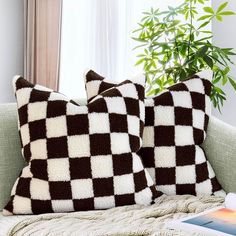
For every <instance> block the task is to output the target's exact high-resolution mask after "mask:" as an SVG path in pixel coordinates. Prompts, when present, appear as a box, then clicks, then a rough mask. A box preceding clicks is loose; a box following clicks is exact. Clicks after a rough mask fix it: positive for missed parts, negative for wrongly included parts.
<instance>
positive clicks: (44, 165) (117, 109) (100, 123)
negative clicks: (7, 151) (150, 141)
mask: <svg viewBox="0 0 236 236" xmlns="http://www.w3.org/2000/svg"><path fill="white" fill-rule="evenodd" d="M143 85H144V78H143V77H142V78H137V79H136V82H134V83H133V82H131V81H129V80H127V81H125V82H123V83H121V84H120V85H118V86H116V87H115V88H112V89H110V90H109V91H108V92H104V93H102V94H101V95H99V96H98V97H97V99H96V101H94V102H91V103H90V104H88V106H79V105H78V104H76V103H75V102H73V101H69V100H68V99H67V98H66V97H65V96H64V95H62V94H60V93H56V92H53V91H51V90H49V89H47V88H44V87H41V86H39V85H32V84H30V83H29V82H28V81H26V80H24V79H23V78H21V77H19V78H16V79H15V80H14V87H15V93H16V100H17V106H18V115H19V127H20V129H19V130H20V136H21V142H22V148H23V153H24V156H25V157H26V159H28V160H29V164H28V166H27V167H25V168H24V169H23V170H22V173H21V174H20V176H19V178H18V179H17V181H16V182H15V185H14V187H13V189H12V193H11V200H10V201H9V203H8V204H7V206H6V207H5V210H4V212H3V213H4V214H5V215H10V214H39V213H49V212H70V211H80V210H93V209H107V208H111V207H115V206H122V205H130V204H144V205H149V204H151V203H152V202H153V200H154V199H155V198H156V197H157V196H159V193H158V192H157V191H156V189H155V187H154V185H153V181H152V179H151V177H150V175H149V173H148V171H147V170H146V169H145V168H144V166H143V164H142V161H141V159H140V157H139V156H138V155H137V154H136V152H137V151H138V150H139V148H140V145H141V135H142V133H143V125H144V102H143V100H144V87H143Z"/></svg>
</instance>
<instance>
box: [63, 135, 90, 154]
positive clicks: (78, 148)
mask: <svg viewBox="0 0 236 236" xmlns="http://www.w3.org/2000/svg"><path fill="white" fill-rule="evenodd" d="M67 144H68V152H69V157H71V158H73V157H88V156H90V141H89V135H87V134H83V135H74V136H68V138H67Z"/></svg>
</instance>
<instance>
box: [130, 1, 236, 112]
mask: <svg viewBox="0 0 236 236" xmlns="http://www.w3.org/2000/svg"><path fill="white" fill-rule="evenodd" d="M208 3H209V1H208V0H184V1H183V2H182V4H181V5H179V6H178V7H171V6H169V7H168V9H167V10H165V11H160V9H153V8H151V10H150V11H148V12H144V13H143V14H144V17H143V18H142V20H141V22H140V23H139V24H138V25H139V28H138V29H137V30H135V31H134V40H136V41H138V45H137V47H136V48H142V52H141V53H140V54H139V55H137V56H138V61H137V63H136V65H140V64H142V65H143V70H144V72H145V73H146V77H147V95H148V96H150V95H156V94H158V93H160V92H161V91H163V90H164V89H165V88H166V87H168V86H170V85H172V84H174V83H177V82H179V81H182V80H185V79H186V78H188V77H189V76H191V75H193V74H195V73H196V72H199V71H202V70H204V69H209V68H210V69H211V70H212V71H213V73H214V74H213V78H212V94H211V99H212V102H213V105H214V107H217V108H218V109H219V110H220V107H221V106H222V105H223V101H224V100H225V99H226V94H225V93H224V91H223V90H222V89H221V88H220V87H222V86H220V84H222V85H225V84H226V83H228V82H229V83H230V84H231V85H232V86H233V88H234V89H235V90H236V82H235V81H234V80H233V78H232V76H231V75H230V64H232V63H233V62H232V61H231V56H233V55H236V54H235V53H234V52H233V49H232V48H220V47H218V46H216V45H214V44H213V43H212V40H211V39H212V37H213V33H212V31H211V30H209V25H210V24H211V22H212V21H213V20H214V19H216V20H218V21H222V19H223V17H224V16H230V15H234V14H235V13H234V12H232V11H229V10H227V4H228V3H227V2H225V3H223V4H221V5H220V6H219V7H218V9H217V10H216V11H214V10H213V8H212V7H211V6H207V4H208ZM199 5H200V6H202V12H204V14H201V15H200V14H199ZM197 6H198V7H197ZM139 50H140V49H139Z"/></svg>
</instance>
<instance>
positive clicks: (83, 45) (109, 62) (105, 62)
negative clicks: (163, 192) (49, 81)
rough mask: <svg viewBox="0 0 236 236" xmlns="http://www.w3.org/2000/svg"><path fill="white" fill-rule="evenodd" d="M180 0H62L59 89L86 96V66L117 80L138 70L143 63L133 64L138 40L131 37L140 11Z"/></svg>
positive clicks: (66, 92)
mask: <svg viewBox="0 0 236 236" xmlns="http://www.w3.org/2000/svg"><path fill="white" fill-rule="evenodd" d="M179 4H180V1H176V0H165V1H163V0H65V1H64V2H63V17H62V19H63V21H62V42H61V71H60V91H61V92H62V93H65V94H67V95H69V96H71V97H73V98H81V97H85V89H84V81H83V74H84V72H85V70H86V68H87V69H94V70H95V71H96V72H98V73H100V74H101V75H103V76H105V77H107V78H110V79H113V80H117V81H119V80H124V79H125V78H127V77H128V76H129V75H133V74H137V73H138V72H140V71H141V69H142V67H141V66H140V67H137V66H134V65H135V62H136V61H137V58H136V55H137V51H134V50H133V48H134V47H135V46H136V45H137V43H136V42H135V41H134V40H133V39H132V38H131V37H132V31H133V30H135V29H136V28H137V22H139V21H140V19H141V17H142V12H143V11H146V10H149V9H150V7H154V8H161V9H165V8H166V7H167V6H168V5H171V6H177V5H179Z"/></svg>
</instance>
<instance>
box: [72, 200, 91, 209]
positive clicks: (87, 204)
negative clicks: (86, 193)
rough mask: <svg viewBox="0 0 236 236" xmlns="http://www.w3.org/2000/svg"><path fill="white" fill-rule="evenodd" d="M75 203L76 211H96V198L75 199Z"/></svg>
mask: <svg viewBox="0 0 236 236" xmlns="http://www.w3.org/2000/svg"><path fill="white" fill-rule="evenodd" d="M73 203H74V209H75V211H89V210H94V209H95V207H94V198H86V199H79V200H77V199H74V200H73Z"/></svg>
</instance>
